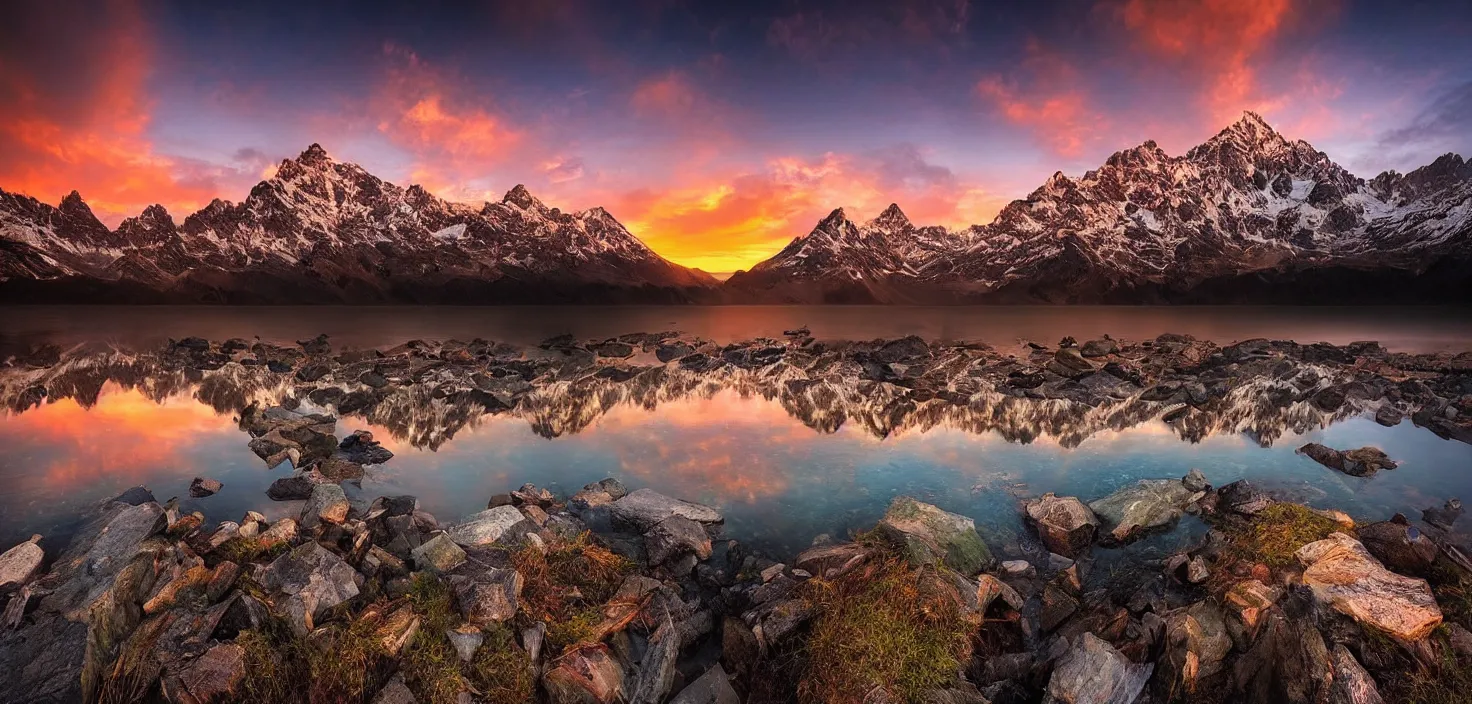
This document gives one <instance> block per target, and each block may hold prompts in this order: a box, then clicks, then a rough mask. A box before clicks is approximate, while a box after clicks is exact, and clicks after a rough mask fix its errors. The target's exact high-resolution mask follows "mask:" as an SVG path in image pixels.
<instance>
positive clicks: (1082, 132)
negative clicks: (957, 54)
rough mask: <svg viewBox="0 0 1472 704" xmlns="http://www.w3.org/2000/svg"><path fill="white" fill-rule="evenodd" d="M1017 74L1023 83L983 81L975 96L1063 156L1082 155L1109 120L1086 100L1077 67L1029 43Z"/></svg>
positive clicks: (991, 78) (995, 79) (998, 78)
mask: <svg viewBox="0 0 1472 704" xmlns="http://www.w3.org/2000/svg"><path fill="white" fill-rule="evenodd" d="M1019 72H1020V73H1021V74H1022V75H1024V76H1025V77H1026V80H1025V81H1019V80H1016V79H1008V78H1004V77H1002V76H998V75H993V76H987V77H985V78H983V79H981V80H980V81H978V82H977V84H976V93H977V95H979V96H981V97H982V98H984V99H986V100H988V101H990V102H991V103H992V104H993V105H994V106H995V108H996V110H997V112H999V113H1000V114H1001V115H1002V116H1003V117H1005V118H1006V119H1007V121H1008V122H1011V123H1013V124H1015V125H1020V126H1022V127H1024V128H1026V129H1028V130H1029V131H1031V132H1032V133H1033V134H1034V136H1035V137H1036V138H1037V139H1038V140H1039V141H1041V142H1042V143H1043V144H1044V145H1046V146H1047V147H1048V148H1050V149H1052V150H1053V151H1055V152H1057V153H1058V154H1059V155H1061V156H1065V157H1070V158H1071V157H1077V156H1081V155H1082V154H1083V150H1084V147H1085V145H1087V144H1089V143H1092V142H1094V141H1096V140H1098V139H1099V138H1100V136H1101V135H1102V134H1103V133H1104V132H1105V131H1106V130H1107V128H1108V122H1107V120H1105V118H1104V117H1103V115H1101V114H1100V113H1099V112H1097V111H1096V110H1094V109H1093V108H1092V107H1091V106H1090V104H1089V99H1088V95H1087V93H1086V91H1085V89H1084V88H1083V86H1082V82H1081V80H1080V77H1079V73H1078V71H1077V70H1076V69H1075V68H1074V67H1073V65H1072V64H1071V63H1069V62H1068V61H1067V60H1066V59H1064V58H1063V57H1062V56H1061V55H1059V54H1056V53H1054V52H1051V51H1049V50H1047V49H1045V48H1044V47H1043V46H1042V45H1041V44H1039V43H1038V42H1037V41H1031V42H1029V43H1028V47H1027V55H1026V58H1025V59H1024V60H1023V62H1022V64H1021V65H1020V67H1019Z"/></svg>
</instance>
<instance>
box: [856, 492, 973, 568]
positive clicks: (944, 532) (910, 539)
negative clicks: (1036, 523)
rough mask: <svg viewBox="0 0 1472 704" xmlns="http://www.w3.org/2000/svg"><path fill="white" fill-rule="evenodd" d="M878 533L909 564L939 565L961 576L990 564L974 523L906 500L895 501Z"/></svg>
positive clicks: (880, 524)
mask: <svg viewBox="0 0 1472 704" xmlns="http://www.w3.org/2000/svg"><path fill="white" fill-rule="evenodd" d="M877 528H878V530H879V531H880V532H881V533H882V534H883V535H885V536H886V537H888V538H889V539H890V540H891V541H893V542H895V543H896V544H898V545H899V546H900V547H901V548H902V549H903V550H904V552H905V555H906V557H908V558H909V559H910V560H911V561H912V562H914V563H916V564H927V563H931V562H935V561H942V562H944V563H945V564H946V565H948V566H949V567H950V568H951V569H953V570H956V571H957V572H960V573H961V574H963V575H966V576H971V575H974V574H976V573H978V572H980V571H982V570H983V569H985V568H986V567H988V566H989V565H991V564H992V562H993V560H992V553H991V550H990V549H988V548H987V546H986V543H984V542H982V540H981V536H980V535H977V533H976V522H975V521H973V520H971V519H970V518H967V517H965V516H959V515H957V514H954V513H949V512H947V511H942V510H941V509H939V508H937V507H935V506H932V505H930V504H927V503H922V502H919V501H916V500H914V499H912V498H910V497H908V496H900V497H896V498H895V500H894V501H892V502H891V503H890V504H889V510H887V511H885V513H884V518H882V519H881V520H880V521H879V525H878V526H877Z"/></svg>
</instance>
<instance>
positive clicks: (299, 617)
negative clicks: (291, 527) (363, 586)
mask: <svg viewBox="0 0 1472 704" xmlns="http://www.w3.org/2000/svg"><path fill="white" fill-rule="evenodd" d="M362 579H363V577H362V575H360V574H358V572H357V570H354V569H353V568H352V566H351V565H349V564H348V563H346V562H344V561H343V559H342V558H341V557H338V556H337V555H335V554H333V553H332V551H330V550H328V549H327V548H324V547H322V546H321V545H319V544H317V543H316V542H306V543H302V544H301V545H298V546H297V547H295V548H293V549H292V550H291V551H290V552H287V553H286V554H284V555H281V556H280V557H277V558H276V559H275V560H273V561H272V562H271V564H269V565H267V566H266V567H265V569H263V570H261V571H260V572H259V576H258V578H257V581H259V582H260V584H261V586H262V587H264V588H265V589H266V590H268V591H271V592H276V593H278V594H281V595H283V596H284V597H285V598H284V600H282V601H280V602H277V608H278V610H280V611H281V612H282V613H284V614H285V615H286V617H287V620H288V621H289V622H290V624H291V627H292V630H293V631H294V632H295V633H296V634H297V635H303V636H304V635H306V634H307V633H310V632H311V631H312V629H313V628H315V627H316V625H315V624H316V622H317V619H319V618H321V617H322V615H323V614H325V613H326V612H327V610H328V609H331V608H332V607H334V606H337V605H338V604H341V603H343V602H344V601H347V600H348V599H351V598H353V597H355V596H357V595H358V586H359V584H360V583H361V581H362Z"/></svg>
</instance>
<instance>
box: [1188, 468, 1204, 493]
mask: <svg viewBox="0 0 1472 704" xmlns="http://www.w3.org/2000/svg"><path fill="white" fill-rule="evenodd" d="M1181 486H1184V487H1186V489H1187V490H1188V491H1191V492H1197V491H1207V490H1208V489H1211V484H1210V483H1208V482H1207V481H1206V475H1205V474H1202V473H1201V470H1199V469H1196V468H1195V467H1192V468H1191V471H1189V472H1187V473H1186V476H1184V477H1181Z"/></svg>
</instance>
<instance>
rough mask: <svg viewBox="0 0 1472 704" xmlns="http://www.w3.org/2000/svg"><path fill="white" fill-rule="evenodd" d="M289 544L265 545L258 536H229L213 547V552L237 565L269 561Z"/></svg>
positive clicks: (285, 549) (288, 546)
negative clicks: (218, 545)
mask: <svg viewBox="0 0 1472 704" xmlns="http://www.w3.org/2000/svg"><path fill="white" fill-rule="evenodd" d="M290 548H291V546H290V545H289V544H287V543H285V542H278V543H272V544H270V545H267V544H265V543H263V542H261V540H260V539H258V538H238V537H237V538H231V539H229V540H227V541H225V542H224V543H222V544H221V545H220V547H218V548H215V549H214V551H213V552H214V554H215V555H218V556H220V557H221V558H223V559H226V560H229V561H231V562H234V563H235V564H237V565H248V564H250V563H252V562H269V561H271V560H274V559H276V558H277V557H278V556H280V555H281V554H282V553H284V552H286V551H287V550H289V549H290Z"/></svg>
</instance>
